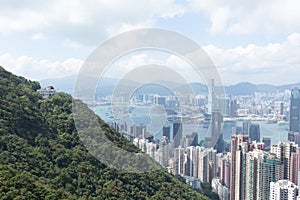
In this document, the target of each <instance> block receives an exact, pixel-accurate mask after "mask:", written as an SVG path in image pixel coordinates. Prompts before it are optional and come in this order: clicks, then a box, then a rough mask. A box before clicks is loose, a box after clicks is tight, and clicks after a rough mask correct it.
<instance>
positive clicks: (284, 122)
mask: <svg viewBox="0 0 300 200" xmlns="http://www.w3.org/2000/svg"><path fill="white" fill-rule="evenodd" d="M277 124H278V125H280V126H282V125H289V122H287V121H278V122H277Z"/></svg>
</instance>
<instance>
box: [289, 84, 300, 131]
mask: <svg viewBox="0 0 300 200" xmlns="http://www.w3.org/2000/svg"><path fill="white" fill-rule="evenodd" d="M290 131H293V132H300V89H299V88H297V87H295V88H293V89H292V91H291V99H290Z"/></svg>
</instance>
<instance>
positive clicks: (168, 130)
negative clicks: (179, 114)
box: [163, 126, 171, 140]
mask: <svg viewBox="0 0 300 200" xmlns="http://www.w3.org/2000/svg"><path fill="white" fill-rule="evenodd" d="M170 133H171V127H170V126H164V127H163V136H166V137H167V138H168V139H169V140H170V139H171V138H170Z"/></svg>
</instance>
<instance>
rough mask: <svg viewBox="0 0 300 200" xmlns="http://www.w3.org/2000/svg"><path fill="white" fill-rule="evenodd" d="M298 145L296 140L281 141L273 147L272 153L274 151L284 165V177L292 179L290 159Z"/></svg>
mask: <svg viewBox="0 0 300 200" xmlns="http://www.w3.org/2000/svg"><path fill="white" fill-rule="evenodd" d="M297 148H298V145H297V144H295V143H294V142H279V143H278V144H277V145H274V146H272V147H271V153H274V154H275V155H276V156H277V158H279V159H280V160H281V162H282V163H283V165H284V173H283V179H286V180H289V179H290V161H291V160H290V159H291V154H292V152H296V150H297Z"/></svg>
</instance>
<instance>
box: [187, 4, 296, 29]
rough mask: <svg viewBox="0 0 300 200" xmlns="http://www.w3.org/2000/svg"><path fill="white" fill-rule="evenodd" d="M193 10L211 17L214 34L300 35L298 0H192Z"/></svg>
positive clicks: (191, 7)
mask: <svg viewBox="0 0 300 200" xmlns="http://www.w3.org/2000/svg"><path fill="white" fill-rule="evenodd" d="M189 8H190V10H194V11H196V12H198V11H200V12H203V13H205V14H206V15H207V16H208V17H209V19H210V21H211V29H210V30H211V32H212V33H234V34H252V33H268V32H270V34H272V33H286V32H291V31H292V32H295V31H298V32H300V23H299V20H300V12H299V8H300V1H298V0H266V1H260V0H253V1H223V0H210V1H206V0H191V1H190V5H189Z"/></svg>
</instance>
